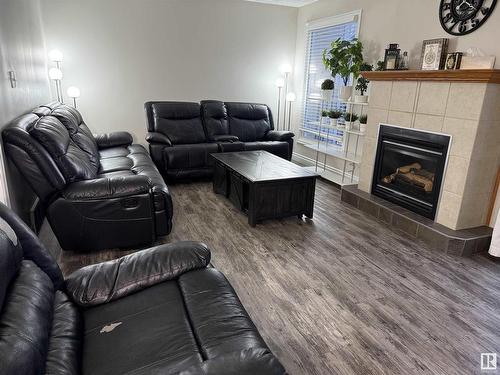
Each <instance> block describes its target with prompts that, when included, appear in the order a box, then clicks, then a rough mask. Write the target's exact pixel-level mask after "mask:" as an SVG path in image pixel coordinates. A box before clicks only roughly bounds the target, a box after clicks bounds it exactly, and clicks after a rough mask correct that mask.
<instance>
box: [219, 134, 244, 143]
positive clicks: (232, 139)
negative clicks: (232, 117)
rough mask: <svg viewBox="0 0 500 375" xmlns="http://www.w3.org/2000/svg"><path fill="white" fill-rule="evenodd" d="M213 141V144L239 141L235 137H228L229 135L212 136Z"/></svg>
mask: <svg viewBox="0 0 500 375" xmlns="http://www.w3.org/2000/svg"><path fill="white" fill-rule="evenodd" d="M213 139H214V141H215V142H231V143H232V142H238V141H239V140H240V139H239V138H238V137H237V136H235V135H229V134H224V135H214V136H213Z"/></svg>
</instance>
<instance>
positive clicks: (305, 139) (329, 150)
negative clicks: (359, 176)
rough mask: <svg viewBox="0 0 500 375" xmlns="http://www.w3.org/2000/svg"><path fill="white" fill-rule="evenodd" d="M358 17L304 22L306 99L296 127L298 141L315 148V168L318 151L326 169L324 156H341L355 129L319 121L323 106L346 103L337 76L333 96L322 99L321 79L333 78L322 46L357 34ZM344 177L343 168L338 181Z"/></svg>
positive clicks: (338, 106)
mask: <svg viewBox="0 0 500 375" xmlns="http://www.w3.org/2000/svg"><path fill="white" fill-rule="evenodd" d="M360 20H361V10H359V11H354V12H350V13H346V14H342V15H339V16H334V17H328V18H324V19H320V20H316V21H312V22H310V23H308V25H307V50H306V61H305V63H306V66H305V82H304V87H305V92H304V98H305V99H304V103H303V107H302V109H303V111H302V125H301V127H300V128H299V130H300V134H301V136H300V138H301V139H300V141H299V143H303V144H304V143H305V146H306V147H307V148H310V149H314V150H316V151H317V157H316V166H315V169H317V165H318V160H319V154H320V153H321V154H322V155H324V162H323V167H324V171H323V172H324V173H326V172H327V171H326V163H327V156H333V157H339V156H341V155H342V151H343V150H344V148H345V144H346V136H347V137H349V138H350V137H351V136H352V135H353V134H354V133H355V132H354V130H346V129H344V128H342V127H331V126H329V125H327V124H322V123H321V117H322V116H321V113H322V111H323V110H328V111H330V110H340V111H346V110H347V105H346V104H345V103H342V102H341V101H340V100H339V88H340V87H341V86H342V85H343V81H342V79H341V78H340V77H339V76H337V77H335V78H334V82H335V90H334V96H333V100H331V101H328V102H324V101H322V100H321V91H320V89H321V83H322V82H323V81H324V80H325V79H327V78H330V79H331V78H332V77H331V72H329V71H327V70H325V68H324V66H323V61H322V54H323V50H324V49H328V48H329V47H330V44H331V42H332V41H334V40H335V39H337V38H341V39H345V40H352V39H354V38H356V37H358V34H359V24H360ZM323 151H324V152H323ZM344 179H345V172H344V176H343V177H342V178H341V179H340V182H342V180H344ZM336 182H337V181H336Z"/></svg>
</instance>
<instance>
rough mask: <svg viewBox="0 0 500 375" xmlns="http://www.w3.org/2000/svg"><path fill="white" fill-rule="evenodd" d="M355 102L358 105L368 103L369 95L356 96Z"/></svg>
mask: <svg viewBox="0 0 500 375" xmlns="http://www.w3.org/2000/svg"><path fill="white" fill-rule="evenodd" d="M354 101H355V102H356V103H368V95H355V96H354Z"/></svg>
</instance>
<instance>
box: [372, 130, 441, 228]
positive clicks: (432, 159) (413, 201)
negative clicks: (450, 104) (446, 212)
mask: <svg viewBox="0 0 500 375" xmlns="http://www.w3.org/2000/svg"><path fill="white" fill-rule="evenodd" d="M449 145H450V136H447V135H443V134H434V133H428V132H423V131H418V130H413V129H406V128H399V127H395V126H388V125H381V126H380V131H379V139H378V147H377V156H376V159H375V170H374V174H373V185H372V186H373V187H372V193H373V194H374V195H377V196H380V197H382V198H384V199H387V200H389V201H391V202H393V203H396V204H398V205H400V206H402V207H405V208H408V209H410V210H412V211H414V212H416V213H418V214H420V215H423V216H425V217H428V218H430V219H434V217H435V216H436V209H437V204H438V200H439V194H440V191H441V183H442V180H443V174H444V169H445V165H446V157H447V153H448V148H449Z"/></svg>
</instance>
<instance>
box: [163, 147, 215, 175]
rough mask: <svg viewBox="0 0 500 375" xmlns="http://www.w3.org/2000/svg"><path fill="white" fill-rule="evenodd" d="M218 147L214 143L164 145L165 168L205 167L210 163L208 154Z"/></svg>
mask: <svg viewBox="0 0 500 375" xmlns="http://www.w3.org/2000/svg"><path fill="white" fill-rule="evenodd" d="M218 149H219V147H218V145H217V144H216V143H199V144H191V145H179V146H175V147H165V149H164V150H163V153H164V158H165V168H166V169H167V171H168V170H169V169H189V168H205V167H207V166H209V165H211V164H212V161H211V158H210V154H212V153H216V152H217V151H218Z"/></svg>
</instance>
